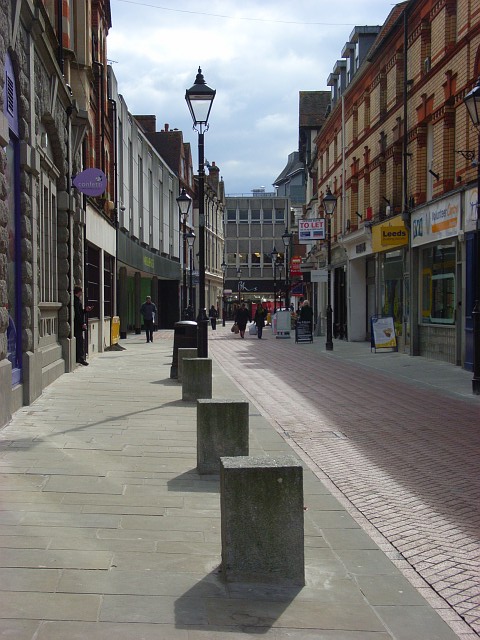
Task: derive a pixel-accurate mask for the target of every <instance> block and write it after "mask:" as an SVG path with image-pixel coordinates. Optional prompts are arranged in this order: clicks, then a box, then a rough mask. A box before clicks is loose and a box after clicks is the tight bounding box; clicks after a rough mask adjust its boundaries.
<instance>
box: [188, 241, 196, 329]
mask: <svg viewBox="0 0 480 640" xmlns="http://www.w3.org/2000/svg"><path fill="white" fill-rule="evenodd" d="M186 240H187V243H188V248H189V252H190V255H189V258H188V262H189V265H190V283H189V287H188V304H189V306H191V307H192V309H193V317H195V305H194V301H193V245H194V244H195V234H194V233H193V231H189V232H188V233H187V234H186Z"/></svg>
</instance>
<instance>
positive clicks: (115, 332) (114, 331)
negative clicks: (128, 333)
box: [110, 316, 120, 344]
mask: <svg viewBox="0 0 480 640" xmlns="http://www.w3.org/2000/svg"><path fill="white" fill-rule="evenodd" d="M119 341H120V318H119V316H113V318H112V322H111V331H110V342H111V344H118V343H119Z"/></svg>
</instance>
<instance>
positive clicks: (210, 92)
mask: <svg viewBox="0 0 480 640" xmlns="http://www.w3.org/2000/svg"><path fill="white" fill-rule="evenodd" d="M215 94H216V91H215V90H214V89H211V88H210V87H209V86H208V85H207V83H206V82H205V78H204V77H203V73H202V70H201V68H200V67H198V73H197V76H196V78H195V84H193V85H192V86H191V87H190V89H187V90H186V92H185V100H186V101H187V105H188V108H189V111H190V114H191V116H192V120H193V127H194V129H196V130H197V131H198V252H199V278H198V284H199V296H198V297H199V305H198V307H199V308H198V317H197V323H198V341H197V351H198V357H199V358H207V357H208V316H207V309H206V307H205V149H204V132H205V131H206V130H207V129H208V118H209V116H210V111H211V109H212V104H213V101H214V99H215Z"/></svg>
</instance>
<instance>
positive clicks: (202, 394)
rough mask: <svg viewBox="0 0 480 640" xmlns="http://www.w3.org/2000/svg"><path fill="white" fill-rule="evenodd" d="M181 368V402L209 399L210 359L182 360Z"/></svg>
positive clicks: (210, 389)
mask: <svg viewBox="0 0 480 640" xmlns="http://www.w3.org/2000/svg"><path fill="white" fill-rule="evenodd" d="M182 366H183V370H182V400H187V401H195V400H199V399H200V398H207V399H208V398H211V397H212V359H211V358H184V359H183V365H182Z"/></svg>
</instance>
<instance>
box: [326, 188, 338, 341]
mask: <svg viewBox="0 0 480 640" xmlns="http://www.w3.org/2000/svg"><path fill="white" fill-rule="evenodd" d="M336 206H337V199H336V197H335V196H334V195H333V193H332V192H331V191H330V187H327V193H326V195H325V197H324V198H323V209H324V211H325V216H326V218H327V341H326V342H325V349H326V350H327V351H333V337H332V333H333V331H332V329H333V322H332V320H333V319H332V314H333V311H332V290H331V289H332V279H331V278H332V276H331V264H332V216H333V212H334V211H335V207H336Z"/></svg>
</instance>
